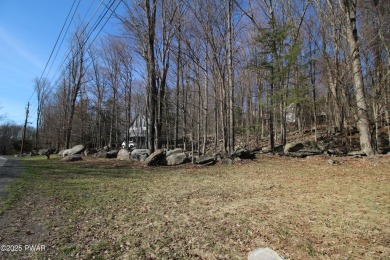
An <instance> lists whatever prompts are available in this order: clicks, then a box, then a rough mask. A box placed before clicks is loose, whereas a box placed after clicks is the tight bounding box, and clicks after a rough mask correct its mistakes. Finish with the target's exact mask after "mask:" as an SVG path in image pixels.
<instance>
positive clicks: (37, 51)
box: [0, 0, 116, 124]
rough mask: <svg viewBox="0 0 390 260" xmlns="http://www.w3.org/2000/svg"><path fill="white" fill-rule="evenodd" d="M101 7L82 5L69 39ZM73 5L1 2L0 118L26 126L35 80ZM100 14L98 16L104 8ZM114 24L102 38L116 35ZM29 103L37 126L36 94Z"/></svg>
mask: <svg viewBox="0 0 390 260" xmlns="http://www.w3.org/2000/svg"><path fill="white" fill-rule="evenodd" d="M104 2H108V0H105V1H103V3H104ZM99 3H100V0H82V1H81V4H80V6H79V8H78V9H77V14H76V16H75V19H74V21H73V24H72V25H71V27H70V29H69V32H68V35H70V34H71V33H72V32H73V30H72V28H75V25H76V24H78V23H80V21H84V22H87V21H88V20H89V19H90V17H92V14H93V13H94V11H95V9H96V8H97V7H98V5H99ZM72 4H73V1H72V0H56V1H52V0H35V1H26V0H24V1H22V0H0V108H1V109H0V115H2V114H6V118H7V119H8V120H11V121H14V122H15V123H17V124H23V123H24V119H25V107H26V105H27V102H28V101H29V100H30V97H31V96H32V94H33V91H34V82H33V81H34V78H39V77H40V76H41V74H42V72H43V70H44V68H45V65H46V62H47V60H48V58H49V56H50V53H51V51H52V49H53V47H54V44H55V42H56V39H57V37H58V35H59V33H60V31H61V28H62V26H63V24H64V22H65V19H66V17H67V15H68V12H69V10H70V9H71V7H72ZM76 4H77V3H76ZM115 5H116V4H115ZM75 6H76V5H75ZM98 10H99V11H98V14H99V13H100V10H103V5H102V6H101V9H98ZM97 16H98V15H96V17H97ZM110 23H111V24H110ZM114 24H115V21H114V19H112V20H111V21H110V22H109V23H108V25H107V26H106V27H105V29H104V30H103V34H104V33H105V32H107V31H109V30H110V33H113V32H112V30H114V27H113V26H114ZM68 38H69V37H68V36H66V38H65V40H64V43H63V45H62V47H61V49H60V52H59V54H58V57H57V59H56V61H55V63H54V66H53V68H52V70H51V71H50V73H49V74H48V75H47V78H48V79H49V80H51V79H52V77H55V75H56V74H57V73H58V67H59V65H58V62H60V61H61V60H62V59H63V58H64V56H65V53H66V51H67V46H68V40H67V39H68ZM56 65H57V66H56ZM30 103H32V106H31V112H32V115H31V117H30V118H29V121H30V122H34V121H35V119H34V118H35V115H34V111H35V110H36V103H37V102H36V95H35V94H34V95H33V96H32V98H31V100H30Z"/></svg>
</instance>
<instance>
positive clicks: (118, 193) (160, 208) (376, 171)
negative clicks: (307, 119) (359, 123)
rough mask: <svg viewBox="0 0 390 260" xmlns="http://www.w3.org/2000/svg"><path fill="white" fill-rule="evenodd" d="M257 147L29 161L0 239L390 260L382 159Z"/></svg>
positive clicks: (233, 255)
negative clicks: (142, 160)
mask: <svg viewBox="0 0 390 260" xmlns="http://www.w3.org/2000/svg"><path fill="white" fill-rule="evenodd" d="M326 160H327V158H322V157H312V158H306V159H294V158H286V157H271V156H261V157H258V158H257V159H256V160H255V161H252V162H245V163H242V164H236V165H233V166H232V165H230V166H229V165H216V166H212V167H206V168H199V167H194V166H184V167H178V168H173V167H160V168H144V167H142V166H140V165H136V164H132V163H126V162H117V161H115V160H111V161H109V160H85V161H82V162H77V163H71V164H63V163H59V162H57V161H55V160H52V161H50V162H47V161H44V160H37V159H30V160H26V161H25V163H26V165H27V167H28V171H29V173H28V174H27V175H25V176H24V177H23V178H24V180H25V182H24V184H23V185H24V188H25V192H23V193H22V194H21V195H20V200H19V202H17V203H15V205H14V206H13V207H12V208H10V209H8V210H7V211H6V212H5V213H4V214H3V215H2V217H1V219H0V228H1V230H2V234H1V235H0V236H1V241H0V243H1V244H30V243H33V244H45V245H46V247H47V250H46V251H45V252H40V253H31V252H22V253H4V252H3V253H1V252H0V258H1V254H3V255H5V256H6V257H15V258H23V257H24V258H38V259H40V258H45V259H46V258H51V259H59V258H65V259H75V258H80V259H81V258H82V259H91V258H96V259H189V258H195V259H245V258H246V255H247V254H248V252H249V251H250V250H252V249H255V248H257V247H271V248H273V249H274V250H276V251H277V252H278V253H279V254H280V255H282V256H284V257H285V258H287V259H390V222H389V218H390V163H389V157H388V156H387V157H378V158H375V159H371V160H370V159H367V158H363V159H348V158H341V159H339V160H340V162H341V164H340V165H337V166H331V165H329V164H327V162H326Z"/></svg>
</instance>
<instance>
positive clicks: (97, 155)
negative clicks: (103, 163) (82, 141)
mask: <svg viewBox="0 0 390 260" xmlns="http://www.w3.org/2000/svg"><path fill="white" fill-rule="evenodd" d="M92 157H95V158H106V157H107V151H105V150H100V151H98V152H97V153H94V154H92Z"/></svg>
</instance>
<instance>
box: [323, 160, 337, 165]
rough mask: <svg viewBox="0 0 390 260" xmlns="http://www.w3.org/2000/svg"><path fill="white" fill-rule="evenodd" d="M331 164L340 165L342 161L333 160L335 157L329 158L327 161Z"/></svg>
mask: <svg viewBox="0 0 390 260" xmlns="http://www.w3.org/2000/svg"><path fill="white" fill-rule="evenodd" d="M326 162H327V163H328V164H329V165H339V164H340V162H339V161H336V160H333V159H329V160H327V161H326Z"/></svg>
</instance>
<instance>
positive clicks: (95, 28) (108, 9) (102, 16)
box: [33, 0, 122, 114]
mask: <svg viewBox="0 0 390 260" xmlns="http://www.w3.org/2000/svg"><path fill="white" fill-rule="evenodd" d="M102 2H103V0H102V1H101V2H100V4H99V6H98V7H97V9H95V12H94V15H93V16H92V17H91V19H90V20H89V21H88V23H87V25H86V26H85V27H84V29H83V32H84V31H85V30H86V29H87V27H88V25H89V23H90V22H91V21H92V19H93V17H94V16H95V15H96V12H97V10H98V8H99V7H100V5H101V4H102ZM115 2H116V0H112V2H111V1H110V2H109V3H108V4H107V5H105V9H104V10H105V11H104V10H103V11H102V12H101V13H100V15H99V17H98V20H97V22H95V24H94V26H93V28H92V29H91V30H90V32H89V34H88V36H87V38H86V40H85V42H84V44H86V43H87V42H88V41H89V39H90V38H91V36H92V35H93V33H94V31H95V30H97V28H98V27H99V25H100V23H101V22H102V21H103V19H104V18H105V16H106V15H107V13H108V12H109V11H111V14H110V16H109V17H108V18H107V19H106V21H105V22H104V24H103V26H102V27H101V28H100V29H99V31H98V32H97V33H96V34H95V37H94V38H93V39H92V41H91V42H90V43H89V45H88V47H87V48H86V50H89V49H90V48H91V46H92V44H93V43H94V41H95V40H96V39H97V37H98V36H99V34H100V33H101V32H102V30H103V28H104V27H105V26H106V24H107V23H108V21H109V20H110V19H111V17H112V15H113V14H114V13H115V12H116V10H117V8H118V7H119V5H120V4H121V3H122V1H119V2H118V4H117V5H116V6H115V8H114V9H113V10H112V9H111V8H112V6H113V5H114V3H115ZM79 51H80V50H77V52H76V53H75V54H74V55H77V54H78V52H79ZM70 53H71V49H70V50H69V52H68V54H67V55H66V56H65V58H64V59H63V62H62V63H61V64H62V65H60V67H59V71H61V74H63V73H64V72H65V71H66V69H68V68H69V66H70V61H69V62H68V64H67V65H66V67H65V68H64V69H63V70H61V67H63V65H64V64H65V60H66V59H67V58H68V57H69V55H70ZM91 63H92V62H90V63H89V64H88V65H87V66H86V69H88V67H89V66H90V65H91ZM61 78H62V76H59V77H58V79H57V81H56V83H55V84H52V86H51V88H50V89H49V90H48V93H47V95H49V94H50V92H51V91H52V90H53V89H54V87H55V86H56V85H57V84H58V82H59V81H60V80H61ZM37 109H38V105H37V106H36V108H35V109H34V112H33V114H35V113H36V112H37Z"/></svg>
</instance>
